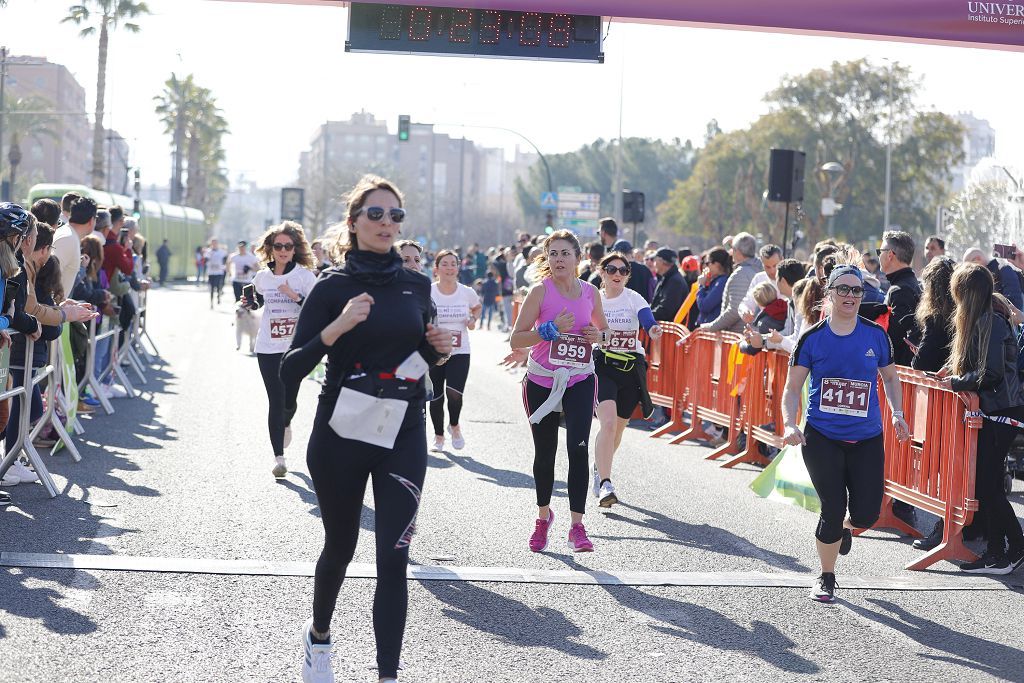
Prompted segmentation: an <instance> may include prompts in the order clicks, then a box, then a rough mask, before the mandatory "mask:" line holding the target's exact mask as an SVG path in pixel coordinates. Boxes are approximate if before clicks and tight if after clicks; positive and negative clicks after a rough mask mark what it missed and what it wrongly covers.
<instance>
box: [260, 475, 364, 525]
mask: <svg viewBox="0 0 1024 683" xmlns="http://www.w3.org/2000/svg"><path fill="white" fill-rule="evenodd" d="M288 474H289V476H291V477H295V478H296V479H298V480H299V481H300V482H302V484H303V486H300V485H298V484H296V483H295V482H294V481H291V480H290V479H278V480H277V485H278V486H283V487H285V488H287V489H291V490H292V491H294V492H295V493H297V494H298V495H299V498H301V499H302V502H303V503H305V504H306V505H309V506H310V507H309V514H311V515H313V516H314V517H316V518H317V519H320V502H319V501H318V500H317V498H316V492H315V491H314V490H313V480H312V479H310V478H309V475H308V474H306V473H305V472H289V473H288ZM359 528H361V529H363V530H364V531H373V530H374V529H375V528H376V527H375V526H374V516H373V508H369V507H366V503H363V511H362V512H361V513H360V514H359Z"/></svg>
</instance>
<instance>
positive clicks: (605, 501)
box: [597, 481, 619, 508]
mask: <svg viewBox="0 0 1024 683" xmlns="http://www.w3.org/2000/svg"><path fill="white" fill-rule="evenodd" d="M618 502H619V499H618V497H617V496H616V495H615V486H613V485H612V483H611V482H610V481H606V482H604V483H603V484H601V492H600V500H599V501H598V503H597V504H598V505H600V506H601V507H603V508H610V507H611V506H612V505H615V504H616V503H618Z"/></svg>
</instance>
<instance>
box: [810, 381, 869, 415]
mask: <svg viewBox="0 0 1024 683" xmlns="http://www.w3.org/2000/svg"><path fill="white" fill-rule="evenodd" d="M870 400H871V382H862V381H859V380H855V379H840V378H835V377H827V378H825V379H822V380H821V393H820V394H819V395H818V407H819V408H820V409H821V412H823V413H833V414H836V415H852V416H854V417H867V416H868V404H869V402H870Z"/></svg>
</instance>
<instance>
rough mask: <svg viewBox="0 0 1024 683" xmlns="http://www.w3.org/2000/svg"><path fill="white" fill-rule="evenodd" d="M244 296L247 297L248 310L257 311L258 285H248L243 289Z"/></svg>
mask: <svg viewBox="0 0 1024 683" xmlns="http://www.w3.org/2000/svg"><path fill="white" fill-rule="evenodd" d="M242 296H243V297H245V301H246V306H245V307H246V308H248V309H249V310H252V311H255V310H256V285H254V284H251V283H250V284H248V285H245V286H243V287H242Z"/></svg>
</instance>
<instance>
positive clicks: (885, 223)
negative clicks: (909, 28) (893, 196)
mask: <svg viewBox="0 0 1024 683" xmlns="http://www.w3.org/2000/svg"><path fill="white" fill-rule="evenodd" d="M886 61H888V60H886ZM896 64H897V62H890V63H889V88H888V90H889V120H888V121H886V125H885V128H886V130H885V210H884V212H883V217H882V232H883V233H884V232H885V231H886V230H888V229H889V196H890V193H891V192H892V77H893V71H894V70H895V68H896Z"/></svg>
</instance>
